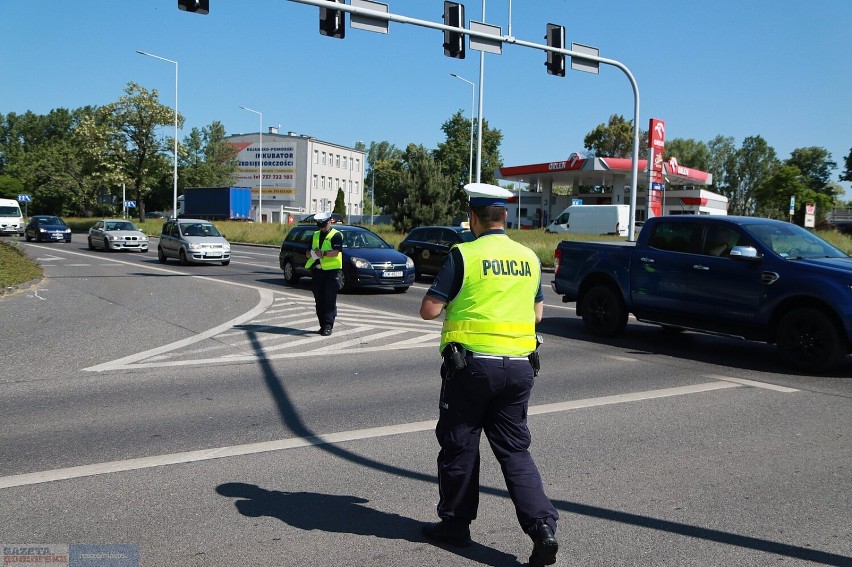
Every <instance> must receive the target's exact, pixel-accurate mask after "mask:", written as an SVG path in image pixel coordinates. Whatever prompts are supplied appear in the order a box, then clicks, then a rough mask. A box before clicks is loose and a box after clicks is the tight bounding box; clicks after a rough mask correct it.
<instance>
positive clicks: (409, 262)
mask: <svg viewBox="0 0 852 567" xmlns="http://www.w3.org/2000/svg"><path fill="white" fill-rule="evenodd" d="M405 268H406V269H408V270H411V269H413V268H414V260H412V259H411V258H409V257H408V256H406V257H405Z"/></svg>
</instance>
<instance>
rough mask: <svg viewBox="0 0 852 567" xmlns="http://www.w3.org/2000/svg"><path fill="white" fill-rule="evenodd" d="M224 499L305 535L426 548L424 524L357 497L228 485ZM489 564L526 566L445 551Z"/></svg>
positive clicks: (222, 489) (491, 553)
mask: <svg viewBox="0 0 852 567" xmlns="http://www.w3.org/2000/svg"><path fill="white" fill-rule="evenodd" d="M216 492H218V493H219V494H220V495H222V496H227V497H230V498H238V500H237V501H236V502H234V505H235V506H236V508H237V510H238V511H239V513H240V514H242V515H243V516H248V517H250V518H257V517H260V516H269V517H271V518H278V519H279V520H281V521H282V522H284V523H286V524H288V525H291V526H293V527H294V528H299V529H302V530H308V531H313V530H320V531H324V532H331V533H346V534H355V535H365V536H375V537H381V538H385V539H400V540H405V541H410V542H418V543H425V542H426V540H425V538H423V536H422V535H421V534H420V527H421V525H422V523H421V522H418V521H416V520H413V519H412V518H406V517H404V516H400V515H399V514H388V513H387V512H380V511H378V510H374V509H372V508H369V507H367V506H364V504H366V503H367V502H369V500H366V499H364V498H359V497H357V496H348V495H336V494H319V493H317V492H281V491H278V490H266V489H263V488H260V487H259V486H256V485H254V484H246V483H243V482H226V483H223V484H220V485H219V486H217V487H216ZM444 549H446V550H447V551H450V552H452V553H456V554H458V555H460V556H462V557H466V558H470V559H474V560H476V561H479V562H481V563H482V564H484V565H493V566H498V565H499V566H502V565H520V563H518V561H517V558H516V557H515V556H514V555H510V554H508V553H503V552H501V551H498V550H495V549H492V548H489V547H486V546H483V545H479V544H477V543H475V542H474V544H473V545H472V546H471V547H468V548H453V547H446V548H444Z"/></svg>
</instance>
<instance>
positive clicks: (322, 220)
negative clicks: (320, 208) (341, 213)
mask: <svg viewBox="0 0 852 567" xmlns="http://www.w3.org/2000/svg"><path fill="white" fill-rule="evenodd" d="M330 218H331V213H317V214H315V215H314V222H316V223H317V224H318V225H320V226H322V225H324V224H327V223H328V219H330Z"/></svg>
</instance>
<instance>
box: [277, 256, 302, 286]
mask: <svg viewBox="0 0 852 567" xmlns="http://www.w3.org/2000/svg"><path fill="white" fill-rule="evenodd" d="M281 270H282V271H283V272H284V281H285V282H287V283H288V284H290V285H292V284H295V283H296V282H297V281H299V276H297V275H296V266H294V265H293V262H292V261H290V260H286V261H285V262H284V265H283V266H281Z"/></svg>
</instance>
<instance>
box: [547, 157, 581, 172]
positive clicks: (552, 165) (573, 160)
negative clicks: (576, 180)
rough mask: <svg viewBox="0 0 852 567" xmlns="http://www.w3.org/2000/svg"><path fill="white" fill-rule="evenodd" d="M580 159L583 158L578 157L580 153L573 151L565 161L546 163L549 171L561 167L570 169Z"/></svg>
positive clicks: (557, 169)
mask: <svg viewBox="0 0 852 567" xmlns="http://www.w3.org/2000/svg"><path fill="white" fill-rule="evenodd" d="M581 159H583V158H581V157H580V154H578V153H577V152H574V153H573V154H571V155H570V156H568V159H567V160H566V161H553V162H550V163H549V164H548V165H547V169H548V170H549V171H559V170H561V169H567V168H569V167H570V168H571V169H574V166H575V165H577V162H578V161H580V160H581Z"/></svg>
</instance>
